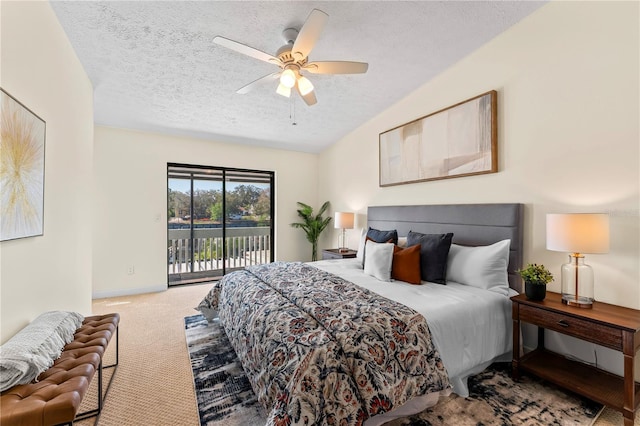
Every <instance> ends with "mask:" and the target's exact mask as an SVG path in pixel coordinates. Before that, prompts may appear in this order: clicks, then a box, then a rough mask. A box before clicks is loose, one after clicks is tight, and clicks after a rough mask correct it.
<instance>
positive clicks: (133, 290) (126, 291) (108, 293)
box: [91, 284, 167, 300]
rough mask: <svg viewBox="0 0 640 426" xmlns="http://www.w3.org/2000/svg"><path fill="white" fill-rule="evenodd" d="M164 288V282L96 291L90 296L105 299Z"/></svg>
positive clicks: (163, 289)
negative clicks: (162, 283)
mask: <svg viewBox="0 0 640 426" xmlns="http://www.w3.org/2000/svg"><path fill="white" fill-rule="evenodd" d="M165 290H167V285H166V284H164V285H159V286H153V287H138V288H122V289H118V290H107V291H96V292H93V293H92V295H91V298H92V299H93V300H95V299H106V298H111V297H120V296H133V295H134V294H144V293H158V292H161V291H165Z"/></svg>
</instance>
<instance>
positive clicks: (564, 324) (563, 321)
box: [558, 320, 569, 327]
mask: <svg viewBox="0 0 640 426" xmlns="http://www.w3.org/2000/svg"><path fill="white" fill-rule="evenodd" d="M558 325H561V326H563V327H569V324H568V323H567V322H566V321H565V320H560V321H558Z"/></svg>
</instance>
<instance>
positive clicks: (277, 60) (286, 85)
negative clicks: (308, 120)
mask: <svg viewBox="0 0 640 426" xmlns="http://www.w3.org/2000/svg"><path fill="white" fill-rule="evenodd" d="M327 19H329V15H327V14H326V13H324V12H323V11H321V10H318V9H313V10H312V11H311V13H310V14H309V16H308V17H307V20H306V21H305V23H304V25H302V28H300V31H298V30H296V29H294V28H287V29H286V30H284V31H283V32H282V35H283V36H284V38H285V41H286V43H287V44H285V45H284V46H282V47H281V48H280V49H278V51H277V52H276V54H275V56H272V55H269V54H268V53H265V52H263V51H261V50H258V49H255V48H253V47H249V46H247V45H245V44H242V43H238V42H237V41H233V40H230V39H228V38H224V37H220V36H217V37H215V38H214V39H213V41H214V43H216V44H219V45H220V46H224V47H226V48H228V49H231V50H235V51H236V52H239V53H242V54H243V55H247V56H251V57H252V58H255V59H259V60H261V61H264V62H268V63H271V64H274V65H277V66H279V67H280V71H278V72H275V73H271V74H267V75H265V76H264V77H260V78H259V79H257V80H255V81H253V82H251V83H249V84H247V85H246V86H244V87H241V88H240V89H238V90H237V93H240V94H245V93H248V92H249V91H251V90H252V89H253V88H254V87H256V86H257V85H259V84H262V83H264V82H267V81H271V80H275V79H277V78H279V79H280V84H279V85H278V88H277V90H276V93H278V94H280V95H282V96H286V97H289V96H291V89H293V88H294V87H295V89H296V90H297V91H298V93H299V94H300V96H301V97H302V99H304V101H305V102H306V104H307V105H309V106H311V105H314V104H315V103H316V102H317V99H316V95H315V92H314V88H313V84H312V83H311V81H309V79H308V78H306V77H305V76H304V75H302V71H306V72H310V73H312V74H362V73H365V72H367V68H369V64H367V63H366V62H351V61H322V62H309V61H308V56H309V53H310V52H311V50H312V49H313V47H314V45H315V44H316V41H317V40H318V37H319V36H320V33H321V32H322V29H323V28H324V26H325V24H326V23H327Z"/></svg>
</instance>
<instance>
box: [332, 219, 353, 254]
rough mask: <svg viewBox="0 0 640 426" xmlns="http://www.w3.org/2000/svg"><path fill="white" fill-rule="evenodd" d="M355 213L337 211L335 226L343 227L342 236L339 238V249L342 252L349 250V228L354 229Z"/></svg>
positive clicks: (337, 227)
mask: <svg viewBox="0 0 640 426" xmlns="http://www.w3.org/2000/svg"><path fill="white" fill-rule="evenodd" d="M353 219H354V214H353V213H349V212H336V215H335V219H334V224H333V226H334V227H335V228H336V229H342V233H341V234H340V237H341V238H338V250H339V252H340V253H346V252H348V251H349V249H348V248H347V234H346V232H347V231H346V230H347V229H353Z"/></svg>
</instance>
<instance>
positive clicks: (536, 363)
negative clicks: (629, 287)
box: [511, 292, 640, 426]
mask: <svg viewBox="0 0 640 426" xmlns="http://www.w3.org/2000/svg"><path fill="white" fill-rule="evenodd" d="M511 300H512V302H513V378H514V379H516V380H517V379H518V377H519V375H520V370H524V371H528V372H530V373H533V374H535V375H536V376H539V377H541V378H542V379H545V380H548V381H550V382H553V383H555V384H557V385H559V386H561V387H564V388H566V389H569V390H572V391H574V392H576V393H579V394H581V395H584V396H585V397H587V398H590V399H592V400H594V401H597V402H599V403H601V404H605V405H607V406H609V407H611V408H613V409H615V410H618V411H620V412H622V415H623V416H624V425H625V426H633V423H634V418H635V411H636V410H637V409H638V405H640V383H637V382H635V380H634V362H635V356H636V353H637V352H638V349H640V311H638V310H635V309H629V308H623V307H621V306H615V305H609V304H607V303H601V302H593V308H592V309H582V308H578V307H572V306H567V305H564V304H563V303H562V300H561V295H560V294H558V293H552V292H547V297H546V298H545V300H543V301H541V302H537V301H532V300H528V299H527V298H526V296H525V295H524V294H520V295H518V296H514V297H512V298H511ZM520 321H523V322H528V323H530V324H534V325H537V326H538V347H537V349H535V350H534V351H532V352H529V353H527V354H525V355H524V356H522V357H521V356H520V350H519V348H520ZM545 328H546V329H549V330H553V331H557V332H558V333H562V334H566V335H569V336H573V337H576V338H578V339H581V340H586V341H589V342H592V343H596V344H598V345H602V346H605V347H607V348H611V349H615V350H617V351H621V352H622V353H623V354H624V377H619V376H616V375H614V374H611V373H608V372H606V371H603V370H600V369H598V368H596V367H592V366H590V365H587V364H584V363H581V362H577V361H572V360H569V359H567V358H565V357H563V356H561V355H558V354H556V353H553V352H551V351H549V350H546V349H545V347H544V329H545Z"/></svg>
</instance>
